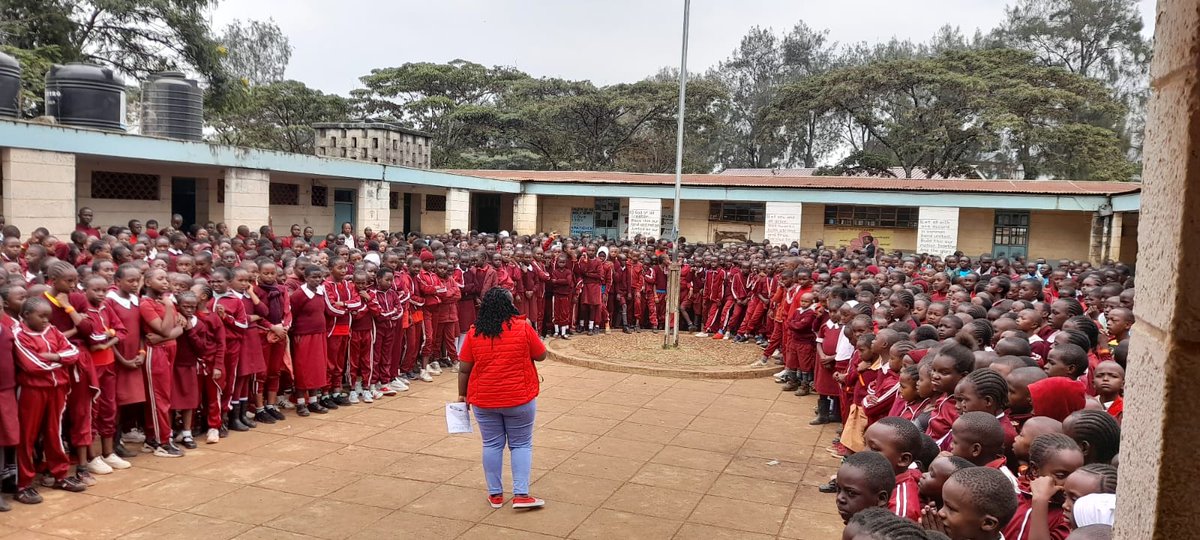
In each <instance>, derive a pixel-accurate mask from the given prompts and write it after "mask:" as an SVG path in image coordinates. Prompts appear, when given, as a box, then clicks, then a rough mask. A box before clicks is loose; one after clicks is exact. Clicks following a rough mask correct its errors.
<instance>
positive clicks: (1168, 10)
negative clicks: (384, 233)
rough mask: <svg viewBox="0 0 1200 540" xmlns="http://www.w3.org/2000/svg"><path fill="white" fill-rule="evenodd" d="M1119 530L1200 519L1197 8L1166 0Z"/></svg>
mask: <svg viewBox="0 0 1200 540" xmlns="http://www.w3.org/2000/svg"><path fill="white" fill-rule="evenodd" d="M1155 20H1156V26H1155V29H1154V59H1153V61H1152V63H1151V66H1150V81H1151V82H1150V87H1151V90H1152V92H1151V98H1150V103H1149V107H1148V111H1147V122H1146V139H1145V157H1144V159H1143V164H1144V166H1145V170H1144V173H1143V174H1142V177H1143V179H1144V180H1143V181H1142V209H1141V217H1140V221H1139V223H1138V276H1137V301H1136V304H1135V313H1136V315H1137V324H1135V325H1133V338H1132V350H1131V351H1130V355H1129V369H1128V371H1127V372H1126V373H1127V375H1126V379H1125V395H1126V396H1127V397H1126V400H1127V401H1126V403H1125V418H1124V421H1123V422H1122V434H1121V435H1122V436H1121V482H1120V484H1119V487H1118V492H1117V516H1118V517H1117V522H1116V534H1115V538H1118V539H1124V540H1134V539H1137V540H1147V539H1162V540H1166V539H1169V538H1193V537H1194V535H1195V534H1196V531H1197V527H1198V526H1200V514H1198V513H1197V512H1196V501H1198V500H1200V483H1198V482H1196V478H1197V477H1200V461H1198V460H1197V459H1196V448H1197V447H1200V414H1196V412H1195V410H1196V396H1197V395H1200V288H1198V287H1196V285H1195V282H1194V281H1195V272H1193V271H1192V269H1193V268H1196V267H1198V266H1200V68H1198V66H1200V6H1198V4H1197V3H1196V1H1195V0H1159V2H1158V8H1157V16H1156V17H1155Z"/></svg>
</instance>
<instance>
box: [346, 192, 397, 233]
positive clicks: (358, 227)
mask: <svg viewBox="0 0 1200 540" xmlns="http://www.w3.org/2000/svg"><path fill="white" fill-rule="evenodd" d="M390 192H391V188H389V187H388V185H387V183H386V182H384V181H382V180H363V181H361V182H359V185H358V200H357V201H356V203H355V209H354V217H355V219H356V220H357V221H358V223H355V233H356V234H361V233H362V231H363V229H364V228H366V227H370V228H371V230H373V231H388V230H391V221H392V210H391V208H390V207H389V206H388V194H389V193H390Z"/></svg>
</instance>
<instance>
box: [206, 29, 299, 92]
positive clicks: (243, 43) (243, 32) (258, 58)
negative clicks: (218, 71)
mask: <svg viewBox="0 0 1200 540" xmlns="http://www.w3.org/2000/svg"><path fill="white" fill-rule="evenodd" d="M219 41H220V43H221V47H222V50H223V51H225V56H224V58H223V59H222V63H223V64H224V65H225V69H226V71H228V72H229V75H230V76H231V77H234V78H236V79H238V80H241V81H242V82H243V83H244V84H246V85H249V86H256V85H262V84H270V83H273V82H278V81H282V80H283V74H284V72H285V71H286V70H287V65H288V61H289V60H291V58H292V46H291V44H290V43H289V41H288V38H287V36H285V35H284V34H283V31H282V30H280V29H279V25H277V24H275V21H274V20H267V21H246V22H242V21H238V20H235V21H233V22H232V23H230V24H229V25H228V26H226V27H225V32H224V33H223V34H222V35H221V38H220V40H219Z"/></svg>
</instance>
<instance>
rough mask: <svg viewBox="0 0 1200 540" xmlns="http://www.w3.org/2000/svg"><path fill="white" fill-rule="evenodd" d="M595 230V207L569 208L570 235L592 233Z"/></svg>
mask: <svg viewBox="0 0 1200 540" xmlns="http://www.w3.org/2000/svg"><path fill="white" fill-rule="evenodd" d="M595 230H596V209H595V208H572V209H571V236H582V235H585V234H592V233H593V232H594V231H595Z"/></svg>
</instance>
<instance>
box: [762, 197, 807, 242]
mask: <svg viewBox="0 0 1200 540" xmlns="http://www.w3.org/2000/svg"><path fill="white" fill-rule="evenodd" d="M803 206H804V205H803V204H801V203H791V202H768V203H767V204H766V231H765V232H764V233H763V238H765V239H767V240H770V241H771V243H772V244H775V245H782V246H788V245H791V243H792V242H799V241H800V210H801V208H803Z"/></svg>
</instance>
